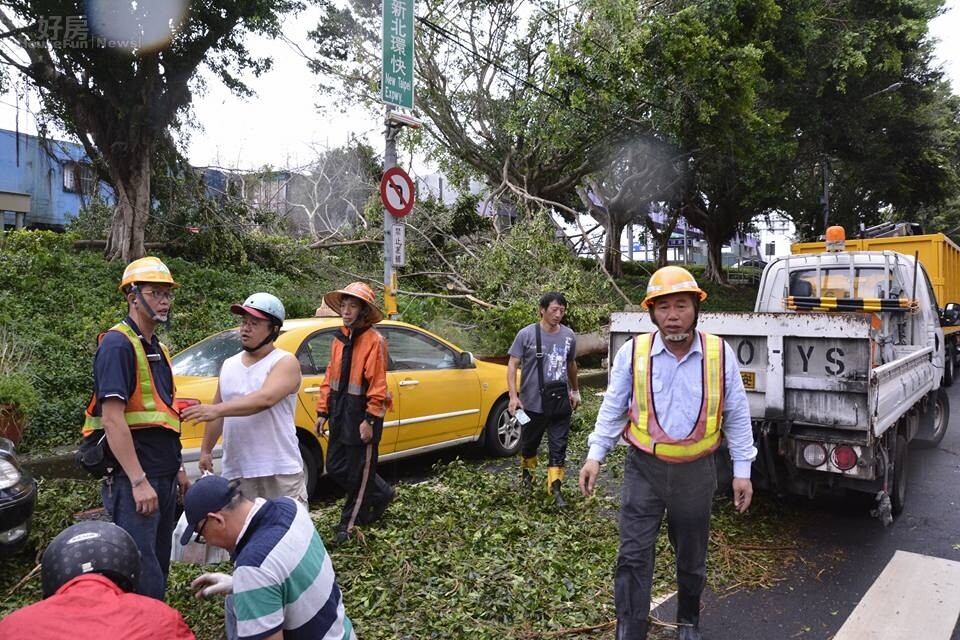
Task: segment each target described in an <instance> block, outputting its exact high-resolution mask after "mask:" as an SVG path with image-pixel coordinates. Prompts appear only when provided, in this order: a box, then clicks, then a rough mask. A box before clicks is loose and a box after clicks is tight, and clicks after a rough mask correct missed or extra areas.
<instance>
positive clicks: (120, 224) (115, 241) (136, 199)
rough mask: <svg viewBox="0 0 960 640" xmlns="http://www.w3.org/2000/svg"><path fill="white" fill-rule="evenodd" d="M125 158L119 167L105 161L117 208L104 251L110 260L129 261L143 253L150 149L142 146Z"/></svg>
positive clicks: (147, 203)
mask: <svg viewBox="0 0 960 640" xmlns="http://www.w3.org/2000/svg"><path fill="white" fill-rule="evenodd" d="M126 160H127V163H126V166H122V170H119V169H120V168H121V166H118V163H115V162H109V163H108V166H109V167H110V177H111V178H112V180H113V185H114V188H115V189H116V190H117V208H116V211H114V214H113V222H112V224H111V227H110V237H109V239H108V240H107V248H106V250H105V253H106V255H107V258H109V259H111V260H113V259H115V258H120V259H121V260H123V262H124V263H129V262H130V261H132V260H136V259H137V258H142V257H143V256H144V255H145V254H146V251H145V249H144V246H143V241H144V230H145V229H146V226H147V218H148V214H149V211H150V152H149V150H147V149H144V150H143V152H142V153H141V154H131V155H130V156H127V158H126ZM131 160H133V162H131Z"/></svg>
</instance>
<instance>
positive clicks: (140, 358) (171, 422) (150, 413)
mask: <svg viewBox="0 0 960 640" xmlns="http://www.w3.org/2000/svg"><path fill="white" fill-rule="evenodd" d="M110 331H119V332H120V333H122V334H123V335H125V336H126V337H127V339H128V340H130V344H132V345H133V353H134V354H136V358H137V381H136V385H135V386H134V389H133V394H132V395H131V396H130V398H128V399H127V406H126V410H125V411H124V413H123V417H124V419H125V420H126V421H127V425H128V426H129V427H130V428H131V429H143V428H146V427H165V428H167V429H172V430H173V431H175V432H177V433H180V415H179V414H178V413H177V411H176V410H175V409H174V408H173V407H171V406H169V405H167V403H166V402H164V401H163V398H162V397H161V396H160V392H159V391H157V386H156V384H154V382H153V371H152V370H151V369H150V361H149V360H148V359H147V352H146V351H145V350H144V348H143V344H142V343H141V341H140V336H138V335H137V334H136V333H134V331H133V329H131V328H130V327H129V326H128V325H127V324H126V323H124V322H121V323H119V324H118V325H116V326H115V327H113V328H111V329H110ZM104 335H105V334H102V333H101V334H100V335H99V336H98V337H97V342H98V344H99V342H100V341H102V340H103V336H104ZM160 351H161V352H162V353H163V357H164V358H165V359H166V361H167V366H171V365H170V352H169V351H167V348H166V347H165V346H164V345H163V344H161V345H160ZM171 370H172V367H171ZM175 397H176V389H174V398H175ZM96 406H97V395H96V393H94V394H93V397H92V398H90V403H89V404H88V405H87V410H86V411H85V412H84V415H85V416H86V418H85V419H84V421H83V435H84V437H86V436H88V435H89V434H90V433H91V432H92V431H95V430H96V429H102V428H103V420H102V419H101V418H100V416H97V415H94V413H93V411H94V408H95V407H96Z"/></svg>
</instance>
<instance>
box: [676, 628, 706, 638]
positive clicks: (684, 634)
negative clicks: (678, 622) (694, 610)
mask: <svg viewBox="0 0 960 640" xmlns="http://www.w3.org/2000/svg"><path fill="white" fill-rule="evenodd" d="M677 639H678V640H703V636H702V635H700V631H699V630H698V629H697V628H696V627H693V626H688V625H682V626H680V627H679V628H678V630H677Z"/></svg>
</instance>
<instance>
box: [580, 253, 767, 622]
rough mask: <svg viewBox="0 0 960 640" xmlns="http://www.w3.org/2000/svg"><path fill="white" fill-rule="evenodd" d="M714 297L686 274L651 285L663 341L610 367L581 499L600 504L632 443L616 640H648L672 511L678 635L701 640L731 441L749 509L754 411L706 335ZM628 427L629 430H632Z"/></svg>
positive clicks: (652, 337) (635, 342)
mask: <svg viewBox="0 0 960 640" xmlns="http://www.w3.org/2000/svg"><path fill="white" fill-rule="evenodd" d="M706 297H707V294H706V292H704V291H703V290H701V289H700V287H699V286H698V285H697V282H696V280H694V278H693V276H692V275H690V272H689V271H687V270H686V269H683V268H681V267H676V266H669V267H664V268H662V269H660V270H658V271H657V272H656V273H654V274H653V276H651V277H650V283H649V284H648V286H647V295H646V297H645V298H644V300H643V303H642V306H643V307H644V308H646V309H648V310H649V311H650V317H651V319H652V320H653V323H654V324H655V325H656V326H657V329H658V331H655V332H653V333H649V334H641V335H638V336H636V337H635V338H633V339H632V340H629V341H627V343H626V344H625V345H623V347H621V348H620V350H619V351H618V352H617V355H616V357H615V358H614V362H613V365H612V367H611V368H610V376H609V385H608V386H607V391H606V394H605V395H604V398H603V404H602V405H601V407H600V412H599V413H598V415H597V422H596V426H595V427H594V430H593V433H591V434H590V437H589V438H588V443H589V446H590V449H589V452H588V453H587V460H586V462H584V465H583V468H582V469H581V470H580V490H581V491H582V492H583V494H584V495H586V496H589V495H592V494H593V490H594V488H595V486H596V481H597V475H598V474H599V473H600V464H601V463H602V462H603V459H604V457H605V456H606V454H607V452H608V451H609V450H610V449H611V448H612V447H613V446H614V445H615V444H616V443H617V440H618V439H619V438H620V437H621V436H623V438H624V439H625V440H626V441H627V442H628V443H629V445H630V448H629V451H628V453H627V457H626V460H625V462H624V467H625V468H624V475H623V488H622V499H621V505H620V523H619V527H620V550H619V554H618V558H617V567H616V572H615V576H614V599H615V602H616V609H617V636H616V637H617V640H644V639H645V638H646V637H647V628H648V620H647V616H648V615H649V613H650V591H651V585H652V582H653V567H654V553H655V550H656V541H657V534H658V532H659V531H660V523H661V521H662V519H663V515H664V512H666V517H667V526H668V532H669V537H670V544H671V545H672V546H673V549H674V551H675V553H676V557H677V560H676V566H677V624H678V628H679V636H678V637H679V638H680V639H681V640H698V639H699V638H700V637H701V636H700V631H699V626H700V595H701V593H703V588H704V585H705V584H706V575H707V564H706V561H707V543H708V538H709V534H710V508H711V505H712V503H713V494H714V492H715V491H716V488H717V473H716V468H715V465H714V457H713V455H712V454H713V452H714V450H716V449H717V447H718V446H719V445H720V442H721V429H722V433H723V435H725V436H726V439H727V445H728V448H729V450H730V457H731V458H732V460H733V475H734V478H733V503H734V507H735V509H736V510H737V511H738V512H739V513H743V512H744V511H746V510H747V507H749V506H750V499H751V497H752V495H753V486H752V484H751V482H750V466H751V463H752V461H753V459H754V458H755V457H756V455H757V450H756V448H755V447H754V446H753V431H752V429H751V426H750V409H749V406H748V404H747V395H746V392H745V391H744V388H743V382H742V380H741V379H740V371H739V367H738V366H737V361H736V358H735V356H734V354H733V350H732V349H731V348H730V347H729V345H727V344H726V343H725V342H724V341H723V340H722V339H720V338H719V337H717V336H713V335H710V334H708V333H704V332H702V331H697V330H696V326H697V318H698V316H699V313H700V303H701V302H702V301H703V300H705V299H706ZM624 424H626V427H624Z"/></svg>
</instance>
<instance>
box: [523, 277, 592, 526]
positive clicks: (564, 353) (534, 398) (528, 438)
mask: <svg viewBox="0 0 960 640" xmlns="http://www.w3.org/2000/svg"><path fill="white" fill-rule="evenodd" d="M566 313H567V299H566V298H565V297H564V295H563V294H562V293H558V292H556V291H551V292H549V293H546V294H544V295H543V297H542V298H540V321H539V322H537V323H534V324H531V325H527V326H526V327H524V328H522V329H520V331H519V332H518V333H517V337H516V338H514V340H513V344H512V345H511V346H510V351H509V352H508V353H509V355H510V360H509V362H508V363H507V389H508V390H509V391H510V406H509V408H510V413H511V414H512V415H514V416H516V417H517V420H518V422H520V425H521V427H520V455H521V458H520V468H521V478H522V482H523V484H524V485H525V486H527V487H531V486H532V485H533V470H534V469H536V467H537V449H539V448H540V441H541V440H542V439H543V432H544V431H546V432H547V441H548V444H549V447H550V461H549V467H548V469H547V490H548V491H549V492H550V493H551V494H553V498H554V501H555V502H556V504H557V506H558V507H561V508H562V507H565V506H566V502H565V501H564V499H563V496H562V495H561V493H560V485H561V482H562V480H563V465H564V462H565V461H566V456H567V434H568V433H569V432H570V412H569V411H565V412H564V411H561V412H560V413H555V414H553V415H550V414H549V412H545V410H544V406H543V396H542V392H543V390H542V389H541V381H540V374H539V371H538V369H540V366H541V365H542V369H543V386H544V387H548V388H549V387H550V386H551V383H553V386H557V385H556V383H558V382H560V383H566V389H565V392H566V394H567V396H568V397H569V400H570V411H572V410H573V409H575V408H576V407H577V405H579V404H580V390H579V384H578V382H577V362H576V360H574V356H575V355H576V352H577V339H576V337H575V336H574V333H573V331H571V330H570V328H569V327H567V326H565V325H562V324H560V322H561V321H562V320H563V316H564V315H565V314H566ZM538 328H539V330H540V331H539V333H540V347H541V348H540V350H539V353H540V354H542V357H540V358H538V357H537V354H538V349H537V329H538ZM538 362H539V363H540V364H539V365H538ZM518 365H519V366H520V391H519V393H517V366H518ZM518 410H522V411H520V413H519V415H518V413H517V412H518ZM524 414H526V416H527V417H528V418H529V420H528V421H525V420H524V419H523V417H524Z"/></svg>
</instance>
